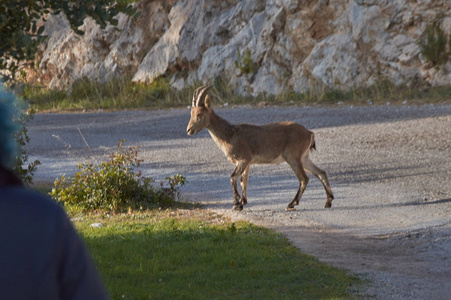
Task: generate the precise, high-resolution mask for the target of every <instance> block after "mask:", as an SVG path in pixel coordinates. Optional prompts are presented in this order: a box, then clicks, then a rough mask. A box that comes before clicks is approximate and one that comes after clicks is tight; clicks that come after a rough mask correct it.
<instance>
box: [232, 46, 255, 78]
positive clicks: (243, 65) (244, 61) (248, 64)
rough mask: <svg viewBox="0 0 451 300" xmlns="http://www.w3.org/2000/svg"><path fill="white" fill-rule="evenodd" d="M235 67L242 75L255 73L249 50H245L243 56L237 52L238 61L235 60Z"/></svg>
mask: <svg viewBox="0 0 451 300" xmlns="http://www.w3.org/2000/svg"><path fill="white" fill-rule="evenodd" d="M235 67H236V68H238V69H240V71H241V73H243V74H252V73H254V71H255V66H254V62H253V61H252V58H251V50H249V48H248V49H246V51H245V52H244V53H243V54H240V52H238V59H237V60H235Z"/></svg>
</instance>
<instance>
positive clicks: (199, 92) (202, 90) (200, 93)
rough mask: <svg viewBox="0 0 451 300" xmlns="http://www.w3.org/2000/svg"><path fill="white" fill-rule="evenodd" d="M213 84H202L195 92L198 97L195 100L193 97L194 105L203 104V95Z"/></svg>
mask: <svg viewBox="0 0 451 300" xmlns="http://www.w3.org/2000/svg"><path fill="white" fill-rule="evenodd" d="M212 86H213V84H212V85H209V86H202V87H200V88H198V89H197V90H196V91H195V92H194V94H195V96H197V99H196V100H194V98H193V106H196V107H197V106H199V105H201V100H202V97H203V96H204V94H205V93H206V92H207V91H208V89H209V88H211V87H212Z"/></svg>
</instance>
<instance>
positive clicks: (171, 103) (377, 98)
mask: <svg viewBox="0 0 451 300" xmlns="http://www.w3.org/2000/svg"><path fill="white" fill-rule="evenodd" d="M212 83H214V85H215V87H214V88H213V89H211V90H210V92H209V93H210V95H211V96H212V98H213V101H214V102H215V104H216V105H221V104H225V103H228V104H259V103H261V102H267V103H268V104H285V103H289V104H298V105H334V104H338V103H342V104H349V105H350V104H353V105H367V104H387V103H388V102H390V103H391V104H402V103H404V102H405V101H406V100H407V103H408V104H424V103H443V102H450V101H451V86H444V87H427V86H426V85H425V84H419V85H418V86H414V87H408V86H396V85H395V84H393V83H391V82H389V81H386V80H381V81H379V82H376V83H375V84H373V85H371V86H368V87H360V88H355V89H352V90H344V89H341V88H339V87H337V88H327V87H325V86H312V87H311V88H310V89H308V90H306V91H305V92H303V93H297V92H293V91H290V90H288V91H286V92H285V93H282V94H280V95H277V96H274V95H266V94H264V93H263V94H260V95H258V96H256V97H245V96H241V95H239V94H238V93H237V90H236V89H234V88H232V87H230V86H229V85H228V84H227V81H226V80H224V79H223V78H216V79H214V80H213V82H212ZM200 85H201V84H200V83H195V84H194V85H193V86H190V87H186V88H184V89H182V90H179V91H177V90H175V89H173V88H172V87H171V85H170V81H169V79H168V78H164V77H161V78H158V79H157V80H155V81H154V82H153V83H151V84H142V83H134V82H132V81H131V78H130V77H123V78H112V79H110V80H109V81H107V82H104V83H99V82H94V81H91V80H88V79H80V80H78V81H76V82H75V83H74V84H73V85H72V87H71V89H70V90H50V89H47V88H42V87H36V86H25V88H24V89H23V91H22V93H21V97H22V98H24V99H27V100H28V101H29V102H30V104H31V107H32V108H33V109H35V110H36V111H49V110H50V111H60V110H83V109H88V110H90V109H152V108H167V107H186V106H187V105H190V104H191V100H192V94H193V91H194V89H195V88H197V87H198V86H200Z"/></svg>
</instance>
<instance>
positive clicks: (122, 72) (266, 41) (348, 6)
mask: <svg viewBox="0 0 451 300" xmlns="http://www.w3.org/2000/svg"><path fill="white" fill-rule="evenodd" d="M138 6H139V9H140V10H141V11H142V15H141V16H140V17H139V18H138V19H136V20H134V19H130V18H128V17H126V16H124V15H122V16H120V17H119V26H118V28H117V29H114V28H112V27H107V28H106V29H105V30H102V29H100V27H99V26H97V25H96V24H95V22H94V21H93V20H89V19H87V20H85V24H84V25H83V26H82V28H81V29H82V30H83V31H85V34H84V35H83V36H77V35H75V34H74V33H73V32H71V30H70V28H69V25H68V24H67V21H66V20H65V18H64V16H61V15H59V16H52V17H50V18H49V19H48V21H47V24H46V31H45V34H47V35H48V36H49V39H48V40H47V42H46V43H45V44H43V45H42V47H41V50H40V53H39V55H38V62H39V69H40V75H39V76H38V80H39V81H40V82H42V83H43V84H45V85H48V86H49V87H51V88H63V87H67V86H69V85H70V84H71V83H72V82H73V81H74V80H76V79H79V78H82V77H87V78H91V79H94V80H100V81H103V80H107V79H108V78H109V77H110V76H130V77H131V78H133V80H134V81H138V82H151V81H153V80H154V79H155V78H157V77H159V76H162V75H164V76H168V77H170V78H171V82H172V85H173V86H174V87H176V88H182V87H184V86H185V85H190V84H193V83H194V82H198V81H201V82H205V83H207V82H211V81H212V80H213V79H214V78H216V77H221V78H223V79H225V80H226V81H227V82H228V83H229V84H230V85H232V86H234V87H235V88H236V89H237V90H238V91H240V92H241V93H242V94H251V95H255V94H258V93H268V94H278V93H280V92H282V91H284V90H287V89H289V90H294V91H297V92H303V91H305V90H307V89H309V88H312V87H318V86H328V87H334V88H339V89H348V88H352V87H358V86H362V85H371V84H372V83H375V82H377V81H379V80H389V81H392V82H394V83H396V84H408V85H409V84H414V83H417V82H419V81H424V82H428V83H430V84H431V85H449V84H450V83H451V60H450V59H448V62H447V63H446V65H444V66H441V67H440V68H438V69H437V68H434V67H432V66H431V65H430V64H429V63H428V62H427V61H425V59H424V58H423V57H422V56H421V54H420V46H419V41H420V40H421V39H422V37H423V36H424V35H423V34H424V32H425V30H426V28H427V27H428V26H431V25H432V24H433V23H434V22H436V23H437V22H439V23H440V26H441V28H443V30H444V31H445V32H446V33H447V34H448V35H450V34H451V11H450V6H451V3H450V2H449V1H413V0H382V1H374V0H355V1H324V0H317V1H313V0H310V1H309V0H283V1H280V0H279V1H276V0H266V1H261V0H243V1H238V0H226V1H224V0H222V1H220V0H209V1H206V0H172V1H170V0H168V1H164V0H142V1H141V2H140V3H139V4H138Z"/></svg>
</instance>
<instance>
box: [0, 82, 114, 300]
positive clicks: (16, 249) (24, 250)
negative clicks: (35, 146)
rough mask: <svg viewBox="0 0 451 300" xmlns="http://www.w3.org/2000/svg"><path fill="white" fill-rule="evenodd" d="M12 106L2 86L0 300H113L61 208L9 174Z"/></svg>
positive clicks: (12, 147) (12, 148)
mask: <svg viewBox="0 0 451 300" xmlns="http://www.w3.org/2000/svg"><path fill="white" fill-rule="evenodd" d="M13 102H14V97H13V96H12V95H10V94H7V93H5V92H4V91H3V90H2V89H1V86H0V299H20V300H22V299H45V300H48V299H80V300H81V299H83V300H84V299H109V297H108V294H107V292H106V291H105V288H104V286H103V284H102V282H101V280H100V277H99V275H98V273H97V271H96V269H95V266H94V264H93V262H92V260H91V257H90V255H89V253H88V251H87V250H86V247H85V245H84V243H83V242H82V240H81V239H80V237H79V236H78V235H77V233H76V231H75V229H74V227H73V226H72V224H71V222H70V220H69V219H68V217H67V215H66V213H65V212H64V210H63V209H62V208H61V206H60V205H58V204H57V203H56V202H54V201H53V200H52V199H50V198H48V197H46V196H44V195H41V194H40V193H37V192H35V191H32V190H29V189H27V188H25V187H24V186H23V185H22V183H21V181H20V179H19V178H18V177H17V176H16V175H15V174H14V173H13V172H12V171H11V165H12V163H13V162H14V158H15V139H14V134H15V132H16V129H17V127H16V126H15V125H14V124H13V122H12V118H13V116H12V111H13V109H14V108H13Z"/></svg>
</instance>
